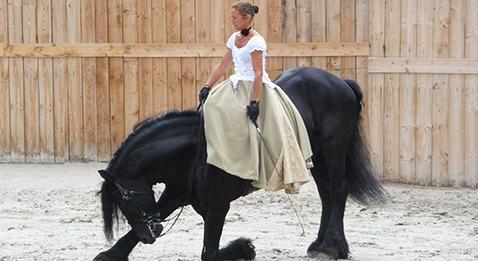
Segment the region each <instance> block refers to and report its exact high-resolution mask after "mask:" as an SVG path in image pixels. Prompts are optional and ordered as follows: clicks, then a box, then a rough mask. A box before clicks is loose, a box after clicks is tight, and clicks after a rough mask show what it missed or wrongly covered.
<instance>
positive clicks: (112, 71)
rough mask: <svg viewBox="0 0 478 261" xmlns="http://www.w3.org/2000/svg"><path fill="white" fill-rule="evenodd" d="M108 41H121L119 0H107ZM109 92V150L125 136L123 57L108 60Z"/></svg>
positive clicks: (113, 149) (120, 2)
mask: <svg viewBox="0 0 478 261" xmlns="http://www.w3.org/2000/svg"><path fill="white" fill-rule="evenodd" d="M108 39H109V40H108V41H109V42H110V43H122V42H123V7H122V1H121V0H114V1H108ZM108 68H109V71H108V74H109V78H108V82H109V88H110V89H109V93H110V112H111V115H110V117H111V120H110V130H111V140H110V142H111V151H112V152H114V151H116V150H117V149H118V147H119V146H120V144H121V142H122V141H123V139H124V136H125V125H124V124H125V115H124V102H123V101H124V85H123V82H124V77H123V72H124V70H123V59H121V58H110V59H109V61H108Z"/></svg>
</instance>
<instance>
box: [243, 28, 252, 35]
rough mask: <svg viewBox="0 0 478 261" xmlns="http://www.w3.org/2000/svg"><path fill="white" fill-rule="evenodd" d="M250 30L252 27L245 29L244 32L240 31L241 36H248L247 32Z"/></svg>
mask: <svg viewBox="0 0 478 261" xmlns="http://www.w3.org/2000/svg"><path fill="white" fill-rule="evenodd" d="M251 29H252V26H251V27H249V28H247V29H244V30H241V34H242V35H244V36H248V35H249V31H250V30H251Z"/></svg>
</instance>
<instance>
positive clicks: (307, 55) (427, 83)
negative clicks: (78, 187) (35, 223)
mask: <svg viewBox="0 0 478 261" xmlns="http://www.w3.org/2000/svg"><path fill="white" fill-rule="evenodd" d="M233 2H235V1H233V0H224V1H215V0H159V1H156V0H154V1H153V0H140V1H136V0H108V1H104V0H37V1H35V0H0V162H68V161H82V160H100V161H106V160H108V159H109V157H110V156H111V154H112V153H113V152H114V150H115V149H116V148H117V147H118V146H119V145H120V143H121V142H122V140H123V139H124V138H125V136H126V135H127V134H128V133H129V131H130V130H131V128H132V126H133V124H134V123H135V122H136V121H138V120H139V119H142V118H144V117H147V116H149V115H152V114H155V113H159V112H162V111H165V110H169V109H173V108H177V109H186V108H191V107H193V106H195V105H196V100H197V92H198V90H199V89H200V88H201V85H202V83H204V82H205V81H206V79H207V77H208V76H209V74H210V72H211V70H212V69H213V68H214V66H215V64H216V63H217V62H218V60H219V57H220V56H221V55H222V54H223V52H224V50H225V49H224V43H225V41H226V40H227V38H228V36H229V35H230V34H231V33H232V27H231V25H230V22H229V10H230V6H231V4H232V3H233ZM253 2H254V3H255V4H256V5H258V6H259V8H260V12H259V14H258V16H257V17H256V19H255V29H256V30H258V31H259V32H260V33H261V34H262V35H263V36H264V37H265V38H266V40H267V41H268V43H269V56H270V57H269V58H268V63H267V70H268V72H269V74H270V75H271V77H272V78H274V77H276V76H277V75H278V74H280V73H281V72H283V71H284V70H286V69H287V68H290V67H295V66H315V67H321V68H325V69H327V70H329V71H331V72H333V73H335V74H337V75H339V76H341V77H344V78H349V79H356V80H357V81H358V82H359V84H360V85H361V86H362V88H363V91H364V93H365V96H366V103H365V112H364V118H365V119H364V120H365V129H366V135H367V139H368V143H369V147H370V152H371V157H372V160H373V164H374V167H375V168H376V170H377V173H378V174H379V176H380V177H381V178H383V179H385V180H390V181H401V182H409V183H417V184H424V185H430V184H433V185H454V186H462V185H466V186H477V184H478V163H477V162H478V149H477V148H478V134H477V133H478V21H477V16H476V14H474V12H475V11H476V10H478V0H254V1H253ZM347 42H350V43H347ZM231 72H232V68H231V69H230V70H229V71H228V73H231Z"/></svg>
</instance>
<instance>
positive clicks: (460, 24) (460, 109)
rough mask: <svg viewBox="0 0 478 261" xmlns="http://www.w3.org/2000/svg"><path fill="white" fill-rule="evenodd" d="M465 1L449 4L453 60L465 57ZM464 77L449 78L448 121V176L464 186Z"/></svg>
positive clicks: (453, 183)
mask: <svg viewBox="0 0 478 261" xmlns="http://www.w3.org/2000/svg"><path fill="white" fill-rule="evenodd" d="M465 12H466V10H465V1H464V0H451V2H450V55H449V56H450V57H451V58H463V57H464V56H465V14H466V13H465ZM464 85H465V77H464V75H450V76H449V96H448V97H449V103H448V104H449V107H448V109H449V111H448V113H449V117H450V118H449V121H448V124H449V125H448V130H449V132H448V142H449V144H448V148H449V151H448V177H449V181H450V185H453V186H462V185H463V183H464V177H463V175H464V173H463V172H464V152H465V149H464V148H465V144H464V143H465V139H464V137H465V123H464V109H465V108H464V107H465V106H464V96H463V91H464Z"/></svg>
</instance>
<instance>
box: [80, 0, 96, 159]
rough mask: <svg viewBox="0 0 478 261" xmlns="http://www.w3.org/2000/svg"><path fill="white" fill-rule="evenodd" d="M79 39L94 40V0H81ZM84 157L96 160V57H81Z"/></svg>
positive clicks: (87, 41) (85, 41)
mask: <svg viewBox="0 0 478 261" xmlns="http://www.w3.org/2000/svg"><path fill="white" fill-rule="evenodd" d="M81 41H82V42H83V43H94V42H95V0H81ZM81 67H82V73H83V75H82V78H83V108H84V109H83V126H84V131H83V136H84V144H83V146H84V158H85V159H86V160H96V159H97V157H96V150H97V149H96V146H97V141H96V126H97V121H96V115H97V112H96V104H97V102H96V59H95V58H83V59H82V65H81Z"/></svg>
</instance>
